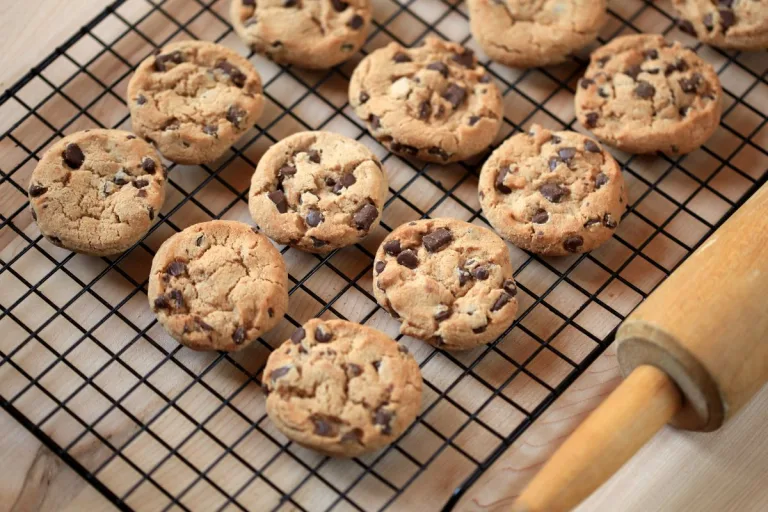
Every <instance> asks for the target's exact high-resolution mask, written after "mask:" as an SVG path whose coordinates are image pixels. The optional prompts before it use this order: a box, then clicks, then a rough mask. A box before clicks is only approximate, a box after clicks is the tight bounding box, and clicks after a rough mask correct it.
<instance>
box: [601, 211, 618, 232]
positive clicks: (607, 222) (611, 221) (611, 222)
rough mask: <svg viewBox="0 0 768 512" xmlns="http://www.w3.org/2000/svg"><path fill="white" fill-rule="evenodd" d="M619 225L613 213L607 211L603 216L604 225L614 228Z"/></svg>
mask: <svg viewBox="0 0 768 512" xmlns="http://www.w3.org/2000/svg"><path fill="white" fill-rule="evenodd" d="M617 225H618V223H617V222H616V221H615V220H614V219H613V215H611V214H610V213H606V214H605V216H604V217H603V226H605V227H607V228H609V229H613V228H615V227H616V226H617Z"/></svg>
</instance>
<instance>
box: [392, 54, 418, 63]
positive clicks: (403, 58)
mask: <svg viewBox="0 0 768 512" xmlns="http://www.w3.org/2000/svg"><path fill="white" fill-rule="evenodd" d="M392 60H393V61H395V62H397V63H399V64H400V63H403V62H411V61H412V60H413V59H412V58H411V56H410V55H408V54H407V53H405V52H397V53H396V54H395V56H394V57H392Z"/></svg>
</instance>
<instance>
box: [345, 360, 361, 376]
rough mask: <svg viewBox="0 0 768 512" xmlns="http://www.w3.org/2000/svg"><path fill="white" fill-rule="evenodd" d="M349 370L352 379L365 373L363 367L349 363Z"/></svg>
mask: <svg viewBox="0 0 768 512" xmlns="http://www.w3.org/2000/svg"><path fill="white" fill-rule="evenodd" d="M347 370H348V373H349V375H350V376H351V377H357V376H359V375H361V374H362V373H363V367H362V366H360V365H359V364H355V363H349V364H348V365H347Z"/></svg>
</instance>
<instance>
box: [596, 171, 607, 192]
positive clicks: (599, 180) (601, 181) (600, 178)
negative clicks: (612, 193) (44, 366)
mask: <svg viewBox="0 0 768 512" xmlns="http://www.w3.org/2000/svg"><path fill="white" fill-rule="evenodd" d="M606 183H608V176H606V175H605V174H603V173H602V172H601V173H600V174H598V175H597V176H595V190H597V189H599V188H600V187H602V186H603V185H605V184H606Z"/></svg>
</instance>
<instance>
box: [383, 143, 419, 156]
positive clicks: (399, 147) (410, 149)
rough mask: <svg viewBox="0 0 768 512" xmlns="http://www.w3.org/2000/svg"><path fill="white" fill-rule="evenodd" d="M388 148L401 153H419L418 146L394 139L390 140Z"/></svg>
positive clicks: (413, 154)
mask: <svg viewBox="0 0 768 512" xmlns="http://www.w3.org/2000/svg"><path fill="white" fill-rule="evenodd" d="M389 149H391V150H392V151H394V152H395V153H403V154H406V155H410V156H416V155H418V154H419V148H417V147H415V146H409V145H407V144H401V143H399V142H396V141H394V142H392V143H391V144H390V145H389Z"/></svg>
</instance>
